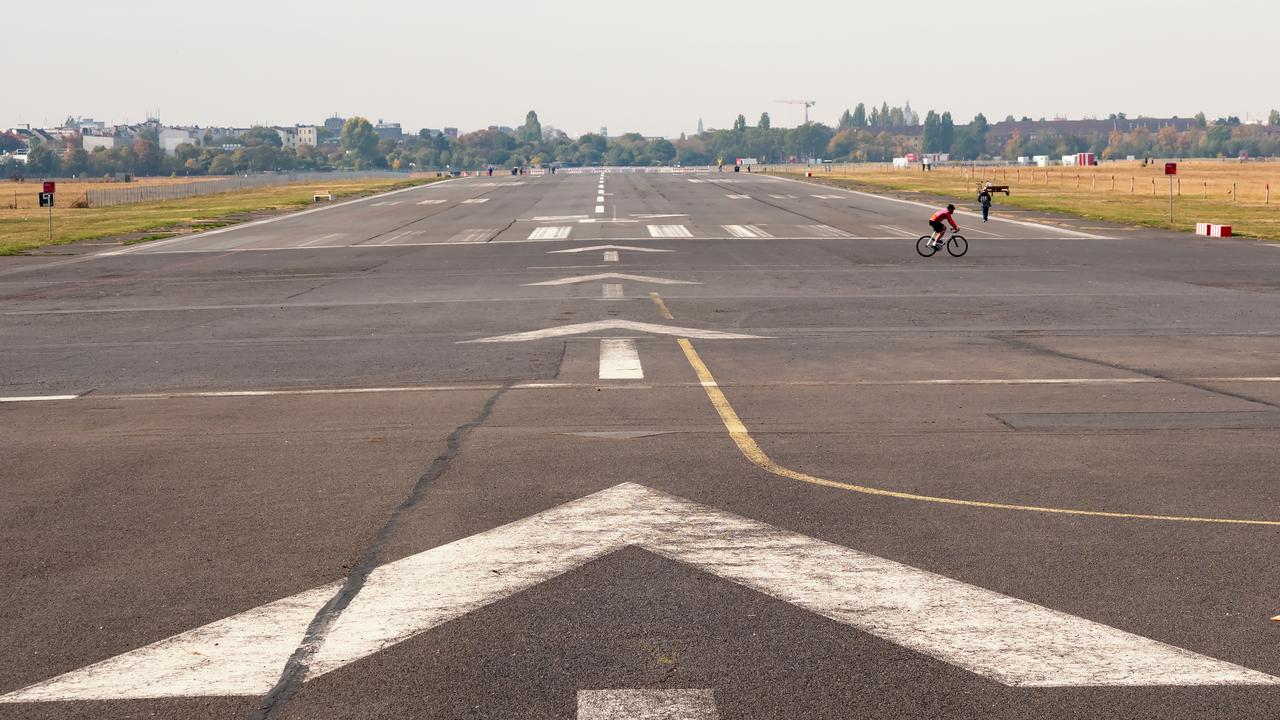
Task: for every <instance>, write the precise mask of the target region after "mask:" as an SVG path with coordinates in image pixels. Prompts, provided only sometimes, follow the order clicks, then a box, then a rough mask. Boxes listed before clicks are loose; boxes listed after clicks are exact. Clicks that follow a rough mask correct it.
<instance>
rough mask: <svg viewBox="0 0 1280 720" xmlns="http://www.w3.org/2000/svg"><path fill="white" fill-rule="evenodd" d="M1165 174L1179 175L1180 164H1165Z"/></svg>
mask: <svg viewBox="0 0 1280 720" xmlns="http://www.w3.org/2000/svg"><path fill="white" fill-rule="evenodd" d="M1164 174H1165V175H1177V174H1178V163H1165V164H1164Z"/></svg>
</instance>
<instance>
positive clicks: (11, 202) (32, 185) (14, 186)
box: [0, 176, 222, 218]
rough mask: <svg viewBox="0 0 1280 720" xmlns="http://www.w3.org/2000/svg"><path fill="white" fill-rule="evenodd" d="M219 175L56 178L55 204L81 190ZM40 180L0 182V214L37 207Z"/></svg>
mask: <svg viewBox="0 0 1280 720" xmlns="http://www.w3.org/2000/svg"><path fill="white" fill-rule="evenodd" d="M221 179H222V178H221V177H218V176H215V177H207V176H206V177H171V178H170V177H158V178H136V179H135V180H134V181H133V182H130V183H127V184H126V183H120V182H107V181H105V180H96V181H95V180H87V181H86V180H59V181H58V206H59V207H70V206H71V204H72V203H74V202H75V201H76V200H78V199H80V198H82V197H84V194H85V191H87V190H90V189H98V188H128V187H139V186H144V187H147V186H152V185H172V184H175V183H178V184H182V183H193V182H208V181H209V180H221ZM40 189H41V181H40V180H26V181H24V182H13V181H10V180H5V181H3V182H0V218H5V217H8V216H9V213H8V212H7V211H9V210H38V209H40V197H39V195H40Z"/></svg>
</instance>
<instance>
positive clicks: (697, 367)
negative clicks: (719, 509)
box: [677, 338, 1280, 527]
mask: <svg viewBox="0 0 1280 720" xmlns="http://www.w3.org/2000/svg"><path fill="white" fill-rule="evenodd" d="M677 342H678V343H680V347H681V349H683V350H684V354H685V357H686V358H687V359H688V360H689V364H690V365H691V366H693V370H694V372H695V373H696V374H697V376H698V380H699V381H700V382H701V384H702V388H703V390H705V391H706V393H707V398H708V399H710V400H711V405H712V406H713V407H715V409H716V412H717V413H719V415H720V420H721V422H722V423H724V427H725V429H726V430H728V431H729V437H730V438H731V439H732V440H733V442H734V444H736V445H737V446H738V450H739V451H741V452H742V454H743V456H744V457H746V458H747V460H749V461H751V463H752V464H753V465H755V466H756V467H758V468H760V469H761V470H764V471H766V472H769V473H772V474H774V475H778V476H780V477H785V478H789V479H791V480H798V481H800V482H804V483H809V484H811V485H821V486H823V487H829V488H836V489H839V490H850V491H852V492H857V493H863V494H866V495H879V496H881V497H892V498H898V499H899V500H915V501H919V502H930V503H939V504H943V505H961V506H964V507H975V508H989V509H993V510H1021V511H1024V512H1038V513H1049V514H1054V515H1077V516H1086V517H1103V518H1118V519H1126V520H1163V521H1169V522H1186V523H1216V524H1222V525H1261V526H1267V527H1280V521H1278V520H1240V519H1234V518H1212V517H1194V516H1181V515H1147V514H1142V513H1122V512H1106V511H1101V510H1076V509H1070V508H1054V507H1044V506H1039V505H1015V504H1009V503H996V502H983V501H978V500H959V499H956V498H945V497H936V496H932V495H918V494H916V493H907V492H898V491H895V490H883V489H880V488H873V487H867V486H865V485H854V484H852V483H844V482H838V481H835V480H827V479H825V478H820V477H815V476H813V475H807V474H805V473H802V472H796V471H795V470H790V469H787V468H785V467H782V466H781V465H779V464H777V463H776V462H774V461H773V459H772V458H770V457H769V456H768V455H766V454H765V452H764V451H763V450H761V449H760V446H759V445H758V444H757V443H756V441H755V439H754V438H752V437H751V433H750V432H748V430H747V427H746V425H744V424H743V423H742V420H741V419H740V418H739V417H738V413H737V412H735V411H734V409H733V406H732V405H730V404H729V400H728V398H726V397H725V395H724V393H723V392H722V391H721V390H720V386H719V385H718V384H716V379H715V377H713V376H712V375H711V371H710V370H709V369H707V366H706V363H704V362H702V358H701V357H700V356H699V355H698V352H697V351H696V350H694V348H693V343H692V342H690V341H689V340H687V339H686V338H679V339H677Z"/></svg>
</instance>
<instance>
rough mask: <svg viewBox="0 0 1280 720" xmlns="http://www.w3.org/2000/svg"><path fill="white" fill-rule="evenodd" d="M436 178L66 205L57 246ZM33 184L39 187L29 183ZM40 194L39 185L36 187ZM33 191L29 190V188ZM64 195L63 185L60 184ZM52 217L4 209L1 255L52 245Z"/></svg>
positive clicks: (188, 226)
mask: <svg viewBox="0 0 1280 720" xmlns="http://www.w3.org/2000/svg"><path fill="white" fill-rule="evenodd" d="M436 179H437V178H435V177H434V175H433V174H432V175H428V174H418V175H413V176H411V177H409V178H405V179H362V180H342V181H333V182H327V183H315V182H307V183H297V184H293V185H270V186H267V187H261V188H252V189H249V190H238V191H234V192H225V193H217V194H214V195H201V196H198V197H191V198H183V199H180V200H165V201H161V202H146V203H131V204H128V205H110V206H107V207H101V208H68V207H66V205H64V204H63V203H62V202H61V201H59V204H58V207H56V208H55V209H54V213H53V225H54V238H53V244H61V243H69V242H77V241H80V240H93V239H99V238H108V237H119V236H123V235H131V234H136V233H164V232H169V231H177V232H191V231H194V230H199V229H202V228H207V227H210V226H217V225H222V224H227V223H232V222H241V221H243V220H245V219H246V218H247V217H248V216H249V215H250V214H252V213H260V212H274V211H285V210H292V209H298V208H303V207H308V206H311V205H312V204H313V201H312V195H313V193H314V192H315V191H317V190H325V191H328V192H331V193H333V196H334V198H335V199H336V198H346V197H355V196H359V195H367V194H370V193H375V192H385V191H387V190H394V189H397V188H401V187H408V186H410V185H419V184H423V183H427V182H434V181H435V180H436ZM25 184H26V185H34V183H25ZM34 187H35V190H36V192H37V193H38V192H39V185H34ZM27 189H28V190H29V188H27ZM58 193H59V196H60V197H61V196H62V185H59V186H58ZM47 222H48V215H47V214H46V211H45V210H43V209H41V208H36V209H34V210H0V255H12V254H15V253H20V252H23V251H25V250H30V249H33V248H37V247H41V246H43V245H48V244H50V242H49V239H48V225H47Z"/></svg>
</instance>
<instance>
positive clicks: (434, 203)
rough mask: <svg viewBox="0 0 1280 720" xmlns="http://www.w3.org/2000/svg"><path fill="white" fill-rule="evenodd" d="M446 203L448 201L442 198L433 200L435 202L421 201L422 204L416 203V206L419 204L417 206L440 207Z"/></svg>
mask: <svg viewBox="0 0 1280 720" xmlns="http://www.w3.org/2000/svg"><path fill="white" fill-rule="evenodd" d="M447 202H449V201H448V200H445V199H443V198H437V199H435V200H423V201H422V202H420V203H418V204H419V205H440V204H442V203H447Z"/></svg>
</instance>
